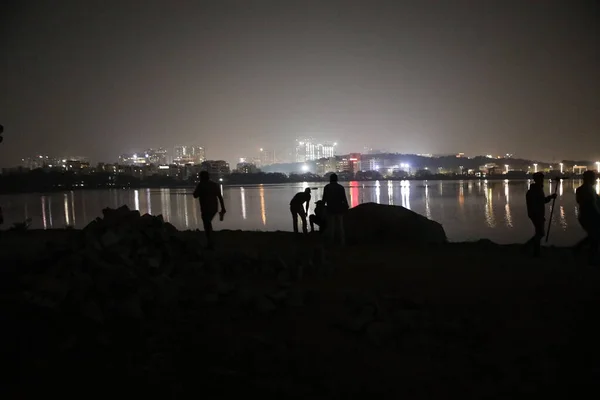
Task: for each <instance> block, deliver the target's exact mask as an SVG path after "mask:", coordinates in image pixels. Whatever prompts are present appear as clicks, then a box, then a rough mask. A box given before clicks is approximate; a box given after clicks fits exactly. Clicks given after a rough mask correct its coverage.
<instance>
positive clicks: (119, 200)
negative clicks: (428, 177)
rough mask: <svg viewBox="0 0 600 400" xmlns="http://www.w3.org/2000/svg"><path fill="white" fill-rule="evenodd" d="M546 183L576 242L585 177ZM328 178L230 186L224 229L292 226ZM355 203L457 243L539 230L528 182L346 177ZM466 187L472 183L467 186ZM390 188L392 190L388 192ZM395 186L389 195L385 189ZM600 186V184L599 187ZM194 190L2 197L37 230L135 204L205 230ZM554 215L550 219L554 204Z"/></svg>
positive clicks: (560, 223)
mask: <svg viewBox="0 0 600 400" xmlns="http://www.w3.org/2000/svg"><path fill="white" fill-rule="evenodd" d="M570 181H571V182H564V181H561V182H560V184H559V186H558V188H556V187H555V183H551V182H546V185H545V186H546V187H545V191H546V193H547V194H550V193H552V192H553V191H554V190H555V189H558V190H557V194H558V198H557V200H556V210H555V213H554V217H553V221H552V223H553V227H552V234H551V239H550V242H551V244H556V245H568V244H573V243H574V242H575V241H576V240H577V239H578V238H580V237H582V235H583V233H582V230H581V229H580V227H579V224H578V222H577V212H578V211H577V207H576V203H575V196H574V191H575V189H576V188H577V187H578V186H579V185H580V184H581V182H580V181H577V180H570ZM324 185H325V184H324V183H306V182H305V183H299V184H285V185H247V186H243V187H240V186H232V187H223V195H224V198H225V202H226V204H225V205H226V208H227V210H228V213H227V214H226V216H225V220H224V221H223V222H219V221H216V222H215V226H216V228H217V229H244V230H287V231H289V230H291V217H290V214H289V201H290V199H291V198H292V197H293V195H294V194H295V193H296V192H300V191H303V190H304V189H305V188H306V187H312V188H313V189H314V190H313V202H312V203H311V207H313V208H314V202H315V201H316V200H318V199H320V198H321V197H322V193H323V187H324ZM342 185H343V186H345V187H346V190H347V196H348V200H349V201H350V205H351V206H352V207H356V206H357V205H359V204H360V203H363V202H368V201H376V202H380V203H383V204H396V205H402V206H404V207H406V208H409V209H412V210H413V211H415V212H417V213H420V214H422V215H425V216H426V217H427V218H430V219H433V220H435V221H438V222H440V223H442V225H443V226H444V229H445V230H446V233H447V234H448V237H449V238H450V239H451V240H456V241H459V240H477V239H480V238H484V237H486V238H490V239H491V240H494V241H497V242H500V243H512V242H515V241H524V240H526V239H527V238H528V237H529V236H531V235H532V231H533V228H532V226H531V222H530V221H529V219H528V218H527V211H526V208H525V193H526V191H527V189H528V186H529V182H527V181H524V180H521V181H494V180H487V181H437V182H432V181H383V182H357V181H352V182H344V183H342ZM465 186H466V187H465ZM382 191H383V192H384V193H382ZM385 191H387V193H386V192H385ZM596 191H600V183H599V184H597V185H596ZM191 192H192V190H191V189H135V190H97V191H91V190H90V191H75V192H73V191H69V192H62V193H50V194H43V195H39V194H19V195H3V196H0V204H1V205H2V207H3V209H4V215H5V219H6V222H5V225H4V227H5V228H6V227H7V226H10V225H11V224H13V223H15V222H22V221H24V220H25V219H26V218H27V217H31V218H32V227H33V228H42V229H51V228H63V227H64V226H65V225H73V226H75V227H78V228H81V227H83V226H85V225H86V224H87V223H89V222H90V221H91V220H93V219H94V218H96V217H98V216H101V215H102V209H103V208H105V207H112V208H114V207H118V206H120V205H122V204H127V205H128V206H129V207H131V208H134V209H138V210H140V212H141V213H142V214H144V213H153V212H154V213H155V214H156V213H162V215H163V218H164V219H165V220H166V221H169V222H171V223H173V224H174V225H175V226H177V227H178V228H180V229H197V228H199V229H202V226H201V224H202V222H201V219H200V217H199V214H200V210H199V206H198V202H197V200H196V199H194V198H193V197H192V195H191ZM551 204H552V202H550V203H549V204H548V212H547V214H546V218H547V219H549V215H550V212H549V210H550V206H551Z"/></svg>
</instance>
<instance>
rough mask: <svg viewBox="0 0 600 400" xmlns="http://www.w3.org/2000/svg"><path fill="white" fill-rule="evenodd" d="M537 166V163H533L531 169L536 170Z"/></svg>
mask: <svg viewBox="0 0 600 400" xmlns="http://www.w3.org/2000/svg"><path fill="white" fill-rule="evenodd" d="M537 166H538V165H537V164H533V171H534V172H537Z"/></svg>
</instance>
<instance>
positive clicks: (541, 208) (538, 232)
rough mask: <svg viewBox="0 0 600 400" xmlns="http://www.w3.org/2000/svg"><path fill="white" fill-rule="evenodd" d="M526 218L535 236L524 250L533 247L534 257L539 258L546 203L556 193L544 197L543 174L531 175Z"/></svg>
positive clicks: (554, 196) (526, 244)
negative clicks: (531, 224) (531, 180)
mask: <svg viewBox="0 0 600 400" xmlns="http://www.w3.org/2000/svg"><path fill="white" fill-rule="evenodd" d="M525 198H526V200H527V216H528V217H529V219H530V220H531V222H532V223H533V227H534V229H535V234H534V235H533V237H532V238H531V239H529V240H528V241H527V243H525V249H528V248H529V247H531V246H533V255H534V257H539V256H540V251H541V247H542V238H543V237H544V235H545V234H544V227H545V225H546V203H548V202H550V200H552V199H554V198H556V193H554V194H551V195H550V196H546V195H545V194H544V174H542V173H541V172H536V173H535V174H533V183H532V184H531V186H529V190H528V191H527V195H526V197H525Z"/></svg>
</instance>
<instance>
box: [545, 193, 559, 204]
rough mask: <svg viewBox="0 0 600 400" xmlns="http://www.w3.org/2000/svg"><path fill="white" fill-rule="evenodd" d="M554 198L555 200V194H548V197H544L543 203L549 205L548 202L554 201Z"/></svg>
mask: <svg viewBox="0 0 600 400" xmlns="http://www.w3.org/2000/svg"><path fill="white" fill-rule="evenodd" d="M542 193H543V192H542ZM555 198H556V193H552V194H549V195H548V196H544V203H549V202H550V200H552V199H555Z"/></svg>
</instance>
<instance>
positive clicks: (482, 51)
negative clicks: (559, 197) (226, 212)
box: [0, 0, 600, 166]
mask: <svg viewBox="0 0 600 400" xmlns="http://www.w3.org/2000/svg"><path fill="white" fill-rule="evenodd" d="M598 4H599V2H597V1H587V2H584V1H548V0H520V1H508V0H497V1H485V0H472V1H458V0H440V1H426V0H415V1H401V0H396V1H374V0H369V1H350V0H348V1H339V2H336V1H327V0H320V1H307V0H303V1H291V0H273V1H260V0H239V1H227V0H217V1H182V0H178V1H162V2H158V1H149V0H144V1H125V0H122V1H85V0H76V1H49V0H47V1H34V0H27V1H6V0H5V1H3V2H2V5H1V6H0V7H1V9H0V20H1V21H0V23H1V25H0V26H1V28H0V29H1V30H2V31H1V37H0V49H1V51H2V56H1V60H2V61H1V62H0V77H1V78H0V85H1V86H0V89H1V90H0V93H1V98H0V123H1V124H3V125H4V126H5V134H4V136H5V141H4V143H2V144H1V145H0V164H1V165H3V166H6V165H13V164H16V163H17V162H18V160H19V159H20V158H21V157H24V156H29V155H33V154H36V153H48V154H50V155H57V156H63V155H80V156H88V157H90V158H91V160H92V161H94V162H96V161H116V159H117V156H118V155H119V154H120V153H123V152H127V151H130V150H137V149H144V148H147V147H158V146H164V147H168V148H172V147H173V146H174V145H177V144H198V145H203V146H205V147H206V148H207V156H208V157H209V158H212V159H226V160H228V161H230V162H233V161H235V160H236V158H237V157H242V156H248V157H251V156H254V155H256V152H257V151H258V148H259V147H266V148H274V149H275V150H277V151H278V152H280V153H281V152H283V151H284V150H285V149H286V148H291V145H292V142H293V140H294V139H295V137H297V136H301V135H312V136H315V137H319V138H323V139H330V140H332V141H337V142H338V143H339V152H349V151H362V150H363V147H365V146H369V147H373V148H378V149H385V150H391V151H398V152H404V153H453V152H465V153H467V154H489V153H492V154H504V153H514V154H515V156H522V157H526V158H535V159H544V160H549V161H551V160H553V159H555V160H558V159H562V158H565V159H568V158H577V159H590V160H596V159H598V158H600V144H599V140H600V79H599V78H598V77H599V76H600V39H599V30H600V22H599V21H600V12H599V9H600V7H599V5H598ZM592 140H595V144H593V145H592V144H591V141H592Z"/></svg>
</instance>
